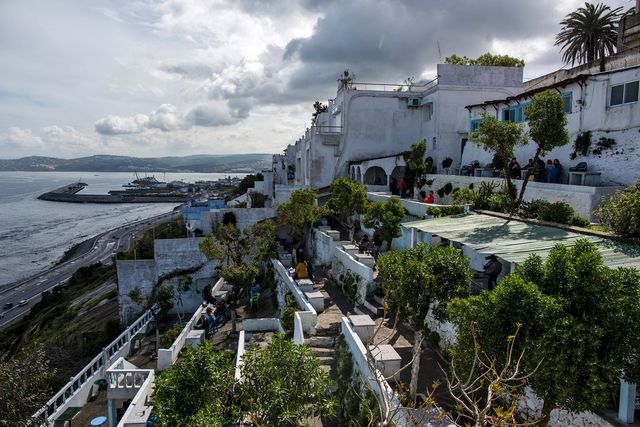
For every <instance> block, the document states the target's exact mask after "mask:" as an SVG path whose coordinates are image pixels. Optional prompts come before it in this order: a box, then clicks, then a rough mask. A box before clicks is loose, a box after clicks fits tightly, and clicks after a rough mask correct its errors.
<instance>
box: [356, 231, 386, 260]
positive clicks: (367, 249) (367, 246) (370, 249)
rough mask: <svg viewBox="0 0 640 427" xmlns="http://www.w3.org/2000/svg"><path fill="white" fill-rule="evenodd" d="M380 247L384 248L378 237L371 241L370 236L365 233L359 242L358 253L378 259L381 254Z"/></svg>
mask: <svg viewBox="0 0 640 427" xmlns="http://www.w3.org/2000/svg"><path fill="white" fill-rule="evenodd" d="M380 246H382V241H381V240H380V238H378V236H374V238H373V239H369V236H368V235H367V234H366V233H365V234H363V235H362V237H361V238H360V240H359V241H358V252H360V253H361V254H370V255H372V256H373V257H374V258H376V259H377V258H378V255H379V254H380Z"/></svg>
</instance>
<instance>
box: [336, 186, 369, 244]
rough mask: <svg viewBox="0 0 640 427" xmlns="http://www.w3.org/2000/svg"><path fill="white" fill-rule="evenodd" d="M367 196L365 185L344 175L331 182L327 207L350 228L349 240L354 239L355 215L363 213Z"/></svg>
mask: <svg viewBox="0 0 640 427" xmlns="http://www.w3.org/2000/svg"><path fill="white" fill-rule="evenodd" d="M366 203H367V196H366V193H365V189H364V186H363V185H360V184H358V183H357V182H353V181H351V180H350V179H349V178H346V177H342V178H338V179H336V180H334V181H333V182H332V183H331V198H330V199H329V201H328V202H327V207H328V208H329V209H331V210H332V211H333V213H334V214H335V215H336V217H337V219H338V221H339V222H340V223H341V224H342V225H343V226H344V227H345V228H346V229H347V230H349V240H353V229H354V226H355V220H354V216H355V215H356V214H359V213H363V212H364V210H365V207H366Z"/></svg>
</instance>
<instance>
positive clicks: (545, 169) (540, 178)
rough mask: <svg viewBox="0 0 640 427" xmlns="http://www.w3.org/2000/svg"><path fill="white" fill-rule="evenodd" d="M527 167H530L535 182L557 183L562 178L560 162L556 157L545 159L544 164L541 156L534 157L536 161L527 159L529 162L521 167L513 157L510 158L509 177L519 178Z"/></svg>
mask: <svg viewBox="0 0 640 427" xmlns="http://www.w3.org/2000/svg"><path fill="white" fill-rule="evenodd" d="M528 169H531V171H532V173H533V180H534V181H535V182H549V183H552V184H559V183H560V182H561V180H562V164H561V163H560V160H558V159H554V160H553V161H552V160H551V159H549V160H547V163H546V166H545V163H544V160H542V159H541V158H538V159H536V161H534V160H533V159H529V162H528V163H527V164H526V166H525V167H523V168H521V167H520V164H519V163H518V160H516V158H515V157H514V158H513V159H511V162H510V163H509V171H510V172H511V178H515V179H520V178H521V173H522V171H526V170H528Z"/></svg>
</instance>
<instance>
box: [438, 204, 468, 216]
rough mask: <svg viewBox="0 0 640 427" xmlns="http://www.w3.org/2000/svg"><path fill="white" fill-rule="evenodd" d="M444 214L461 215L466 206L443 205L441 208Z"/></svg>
mask: <svg viewBox="0 0 640 427" xmlns="http://www.w3.org/2000/svg"><path fill="white" fill-rule="evenodd" d="M440 210H441V211H442V216H449V215H460V214H461V213H464V207H463V206H460V205H450V206H443V207H441V208H440Z"/></svg>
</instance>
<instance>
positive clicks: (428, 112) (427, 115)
mask: <svg viewBox="0 0 640 427" xmlns="http://www.w3.org/2000/svg"><path fill="white" fill-rule="evenodd" d="M422 110H423V111H424V113H423V114H424V121H425V122H427V121H429V120H431V116H432V115H433V103H431V102H429V103H428V104H425V106H424V107H423V109H422Z"/></svg>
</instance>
